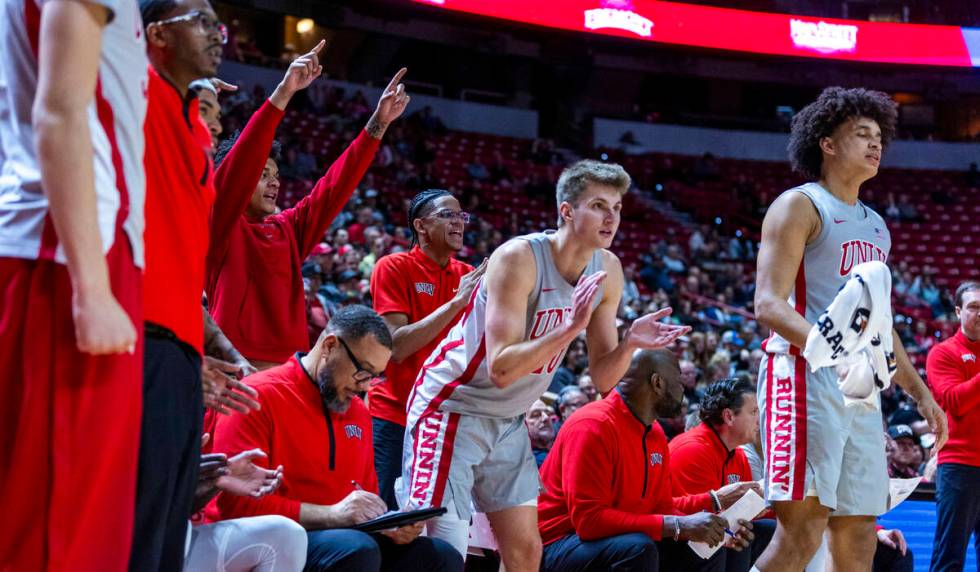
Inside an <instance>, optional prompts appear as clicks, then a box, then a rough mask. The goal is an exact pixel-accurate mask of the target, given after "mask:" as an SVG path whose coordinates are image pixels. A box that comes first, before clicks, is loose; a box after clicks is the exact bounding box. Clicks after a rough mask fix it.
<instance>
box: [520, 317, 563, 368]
mask: <svg viewBox="0 0 980 572" xmlns="http://www.w3.org/2000/svg"><path fill="white" fill-rule="evenodd" d="M571 313H572V309H571V308H570V307H567V308H548V309H547V310H538V311H537V313H536V314H535V315H534V320H533V321H532V322H531V334H530V335H529V336H528V337H527V339H529V340H535V339H537V338H540V337H541V336H543V335H545V334H547V333H548V332H550V331H551V330H553V329H555V328H557V327H558V325H559V324H561V323H562V322H564V321H565V316H567V315H569V314H571ZM566 349H567V348H566ZM564 356H565V350H562V351H560V352H558V353H557V354H555V356H554V357H553V358H551V361H549V362H548V364H547V366H544V365H543V366H541V367H539V368H538V369H536V370H534V371H532V372H531V374H532V375H541V374H542V373H548V374H551V373H552V372H554V371H555V368H557V367H558V364H559V363H561V358H563V357H564ZM545 368H547V370H546V369H545Z"/></svg>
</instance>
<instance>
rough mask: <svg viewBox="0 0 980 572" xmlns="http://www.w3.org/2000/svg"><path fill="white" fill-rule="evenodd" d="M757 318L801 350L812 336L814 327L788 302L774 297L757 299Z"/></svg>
mask: <svg viewBox="0 0 980 572" xmlns="http://www.w3.org/2000/svg"><path fill="white" fill-rule="evenodd" d="M755 317H756V319H757V320H758V321H759V323H761V324H763V325H764V326H766V327H768V328H769V329H771V330H773V331H775V332H776V333H777V334H779V335H780V336H782V337H783V338H785V339H786V340H787V341H789V343H791V344H793V345H794V346H796V347H798V348H800V349H803V348H804V347H805V346H806V338H807V336H808V335H809V334H810V328H811V327H813V326H812V324H810V322H808V321H806V318H804V317H803V316H801V315H800V313H799V312H797V311H796V310H795V309H794V308H792V307H790V305H789V304H788V303H787V302H786V300H782V299H779V298H776V297H774V296H772V295H761V296H758V297H756V302H755Z"/></svg>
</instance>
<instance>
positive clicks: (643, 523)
mask: <svg viewBox="0 0 980 572" xmlns="http://www.w3.org/2000/svg"><path fill="white" fill-rule="evenodd" d="M679 378H680V371H679V369H678V367H677V358H676V357H674V355H673V354H672V353H671V352H670V351H668V350H643V351H638V352H636V353H634V355H633V358H632V361H631V363H630V366H629V369H628V370H627V372H626V376H625V377H624V378H623V380H622V381H620V382H619V384H618V385H617V386H616V387H615V389H614V390H613V391H612V392H611V393H610V394H609V395H608V396H607V397H606V398H605V399H603V400H602V401H598V402H596V403H590V404H589V405H586V406H585V407H583V408H582V409H580V410H579V411H578V413H577V414H576V415H575V416H574V417H572V418H571V419H570V420H569V421H568V423H566V424H565V427H564V428H563V429H562V431H561V433H559V434H558V438H557V439H556V440H555V445H554V447H553V448H552V451H551V454H549V455H548V459H547V460H545V462H544V465H543V466H542V467H541V483H542V486H543V487H544V491H545V492H544V493H542V494H541V496H540V498H539V500H538V522H539V524H538V529H539V531H540V532H541V540H542V542H543V543H544V555H543V558H542V563H541V570H542V571H550V570H555V571H558V570H561V571H582V572H585V571H596V572H598V571H603V570H619V571H626V570H636V571H651V570H652V571H656V570H685V571H705V570H715V569H716V566H717V565H718V564H719V562H720V561H721V558H722V557H723V556H724V555H723V551H720V552H718V553H716V555H715V556H714V557H712V558H710V559H708V560H703V559H702V558H701V557H700V556H698V555H696V554H695V553H694V552H693V551H691V549H690V548H689V547H688V546H687V541H688V540H694V541H698V542H705V543H707V544H709V545H712V546H713V545H716V544H719V543H721V542H724V541H725V540H726V539H727V538H726V536H725V534H726V530H725V528H726V526H727V521H725V519H723V518H721V517H720V516H718V515H715V514H712V513H711V512H710V511H713V510H715V508H716V507H715V506H713V504H714V501H713V500H712V496H711V495H710V494H709V493H702V494H697V495H690V496H684V497H673V496H672V495H671V490H672V484H671V471H670V452H669V450H668V448H667V438H666V437H665V436H664V433H663V430H662V429H660V425H659V424H657V423H655V421H656V419H657V417H673V416H675V415H677V413H678V411H680V406H681V400H682V399H683V396H684V389H683V387H682V386H681V384H680V382H679ZM586 451H588V454H585V453H584V452H586ZM740 487H741V488H742V489H744V487H743V486H742V484H741V483H738V484H734V485H729V486H726V487H722V488H721V489H719V490H718V491H717V496H718V497H719V498H721V499H723V500H722V501H721V504H722V508H723V509H724V508H727V506H728V505H730V504H731V503H733V502H734V501H735V500H737V499H738V498H739V497H740V496H741V493H740V492H739V491H738V489H739V488H740ZM743 492H744V490H743ZM678 515H688V516H678ZM741 524H742V528H740V529H739V530H738V531H737V532H736V535H735V537H734V538H733V539H731V541H730V546H731V547H732V548H734V549H735V550H741V549H743V548H745V547H747V546H748V545H749V544H750V543H751V542H752V539H753V534H752V531H751V528H752V525H751V523H748V522H745V521H741Z"/></svg>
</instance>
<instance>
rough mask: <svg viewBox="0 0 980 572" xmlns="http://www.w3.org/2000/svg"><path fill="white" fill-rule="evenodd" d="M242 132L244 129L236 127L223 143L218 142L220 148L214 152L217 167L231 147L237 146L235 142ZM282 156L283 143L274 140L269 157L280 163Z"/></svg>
mask: <svg viewBox="0 0 980 572" xmlns="http://www.w3.org/2000/svg"><path fill="white" fill-rule="evenodd" d="M241 134H242V130H241V129H236V130H235V133H233V134H232V136H231V137H229V138H227V139H225V140H224V141H222V142H221V143H218V150H217V151H215V152H214V166H215V168H217V167H218V165H220V164H221V162H222V161H224V160H225V157H226V156H228V153H229V152H230V151H231V148H232V147H234V146H235V142H236V141H238V137H239V136H240V135H241ZM281 156H282V144H281V143H280V142H279V141H278V140H274V141H273V142H272V147H271V148H270V149H269V158H270V159H272V160H273V161H275V162H276V163H278V162H279V160H280V158H281Z"/></svg>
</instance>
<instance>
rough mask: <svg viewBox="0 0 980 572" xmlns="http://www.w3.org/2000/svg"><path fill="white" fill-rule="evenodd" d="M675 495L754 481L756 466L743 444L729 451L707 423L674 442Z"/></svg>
mask: <svg viewBox="0 0 980 572" xmlns="http://www.w3.org/2000/svg"><path fill="white" fill-rule="evenodd" d="M670 469H671V473H672V474H673V477H674V494H675V495H678V496H679V495H691V494H697V493H706V492H708V491H710V490H717V489H720V488H721V487H723V486H725V485H730V484H732V483H738V482H747V481H751V480H752V468H751V467H749V460H748V459H747V458H746V457H745V451H743V450H742V449H741V447H735V449H734V450H733V451H729V450H728V449H727V448H726V447H725V444H724V443H722V442H721V437H719V436H718V433H716V432H715V431H714V430H712V428H711V427H709V426H708V424H707V423H702V424H700V425H698V426H697V427H695V428H694V429H691V430H690V431H687V432H685V433H681V434H680V435H678V436H677V437H674V440H673V441H671V442H670Z"/></svg>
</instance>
